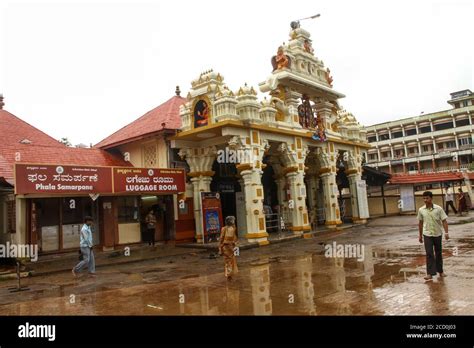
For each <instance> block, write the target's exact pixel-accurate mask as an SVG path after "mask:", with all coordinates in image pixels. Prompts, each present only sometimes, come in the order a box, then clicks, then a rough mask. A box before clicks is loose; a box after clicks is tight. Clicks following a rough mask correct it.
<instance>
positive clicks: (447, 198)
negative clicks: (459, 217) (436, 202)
mask: <svg viewBox="0 0 474 348" xmlns="http://www.w3.org/2000/svg"><path fill="white" fill-rule="evenodd" d="M444 200H445V201H446V210H445V211H446V215H449V207H450V206H451V208H453V211H454V214H457V213H458V211H457V210H456V208H455V207H454V203H453V201H454V194H453V190H452V189H451V187H449V186H448V187H447V188H446V194H445V195H444Z"/></svg>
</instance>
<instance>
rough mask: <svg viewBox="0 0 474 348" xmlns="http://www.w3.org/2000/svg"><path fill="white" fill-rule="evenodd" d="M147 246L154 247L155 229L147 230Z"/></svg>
mask: <svg viewBox="0 0 474 348" xmlns="http://www.w3.org/2000/svg"><path fill="white" fill-rule="evenodd" d="M147 231H148V245H155V229H154V228H148V229H147Z"/></svg>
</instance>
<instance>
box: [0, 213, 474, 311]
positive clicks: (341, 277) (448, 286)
mask: <svg viewBox="0 0 474 348" xmlns="http://www.w3.org/2000/svg"><path fill="white" fill-rule="evenodd" d="M471 215H472V213H471ZM450 236H451V239H450V240H449V241H447V242H446V241H444V240H443V243H444V244H443V246H444V253H443V255H444V265H445V272H446V273H447V274H448V277H446V278H444V279H443V280H441V279H439V278H436V279H435V280H434V281H433V282H431V283H425V282H424V280H423V276H424V274H425V257H424V248H423V246H422V245H421V244H419V243H418V229H417V222H416V219H415V217H414V216H406V217H393V218H384V219H376V220H374V221H372V222H371V223H370V224H369V225H368V226H360V227H356V228H352V229H349V230H346V231H344V232H342V233H339V234H337V235H336V236H334V235H332V236H325V237H320V238H313V239H299V240H295V241H292V242H287V243H281V244H275V245H270V246H267V247H262V248H256V249H249V250H242V251H241V254H240V256H239V257H238V263H239V269H240V272H239V274H238V276H236V277H235V279H234V280H233V281H231V282H228V281H227V280H226V279H225V278H224V274H223V260H222V259H221V258H217V259H210V258H209V252H203V253H193V254H187V255H180V256H174V257H163V258H160V259H157V260H149V261H143V262H137V263H131V264H123V265H118V266H104V267H102V268H99V269H98V276H97V277H96V278H91V277H89V276H87V275H84V276H80V277H79V278H77V279H74V278H73V277H72V275H71V273H69V272H62V273H57V274H52V275H44V276H39V277H31V278H28V279H23V280H22V282H23V285H27V286H29V287H30V289H31V290H30V291H26V292H21V293H10V292H9V291H8V290H7V288H8V287H11V286H14V284H15V283H14V282H12V281H4V282H0V315H271V314H273V315H395V314H400V315H405V314H413V315H432V314H438V315H452V314H454V315H456V314H457V315H461V314H468V315H474V291H472V289H473V288H474V272H473V270H474V223H470V224H461V225H453V226H450ZM333 242H336V243H337V244H336V245H348V244H359V245H360V246H364V253H363V261H358V259H357V258H354V257H352V258H348V257H345V258H344V257H338V256H339V255H337V254H336V255H335V256H336V257H327V255H325V248H324V246H325V245H328V244H330V245H333ZM359 256H362V254H361V255H359Z"/></svg>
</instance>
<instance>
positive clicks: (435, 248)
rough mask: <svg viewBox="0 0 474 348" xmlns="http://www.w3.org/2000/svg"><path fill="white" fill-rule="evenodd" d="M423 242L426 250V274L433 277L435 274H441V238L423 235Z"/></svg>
mask: <svg viewBox="0 0 474 348" xmlns="http://www.w3.org/2000/svg"><path fill="white" fill-rule="evenodd" d="M423 240H424V242H425V243H424V244H425V250H426V274H428V275H432V276H434V275H436V272H439V273H443V254H442V252H443V251H442V247H441V240H442V236H439V237H427V236H425V235H423Z"/></svg>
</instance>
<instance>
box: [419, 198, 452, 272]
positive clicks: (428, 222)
mask: <svg viewBox="0 0 474 348" xmlns="http://www.w3.org/2000/svg"><path fill="white" fill-rule="evenodd" d="M423 201H424V202H425V205H424V206H422V207H421V208H420V209H419V210H418V231H419V238H418V240H419V242H420V243H423V242H424V244H425V250H426V276H425V278H424V279H425V281H431V280H433V276H435V275H436V272H438V273H439V276H440V277H445V276H446V275H445V274H444V272H443V250H442V230H441V226H443V228H444V232H445V238H446V240H448V239H449V234H448V221H447V218H448V216H447V215H446V213H445V212H444V210H443V208H441V207H440V206H439V205H437V204H433V193H432V192H431V191H425V192H423Z"/></svg>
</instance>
